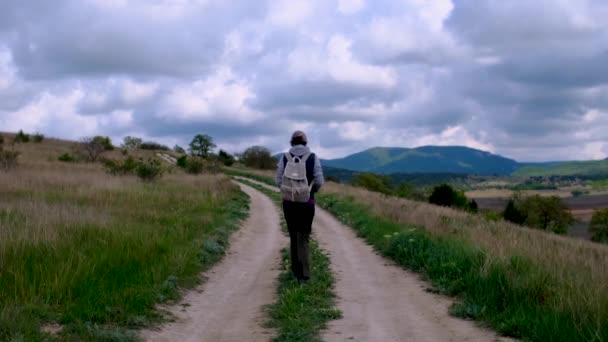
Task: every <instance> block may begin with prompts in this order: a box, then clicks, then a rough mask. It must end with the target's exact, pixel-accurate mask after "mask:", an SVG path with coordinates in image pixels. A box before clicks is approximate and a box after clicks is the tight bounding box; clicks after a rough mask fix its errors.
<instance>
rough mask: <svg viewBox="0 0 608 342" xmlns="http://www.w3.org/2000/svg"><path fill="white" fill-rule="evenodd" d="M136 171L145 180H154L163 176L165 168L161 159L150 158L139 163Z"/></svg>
mask: <svg viewBox="0 0 608 342" xmlns="http://www.w3.org/2000/svg"><path fill="white" fill-rule="evenodd" d="M135 172H136V174H137V177H139V178H140V179H141V180H143V181H144V182H154V181H156V180H157V179H158V178H160V177H161V176H162V174H163V168H162V165H161V163H160V161H159V160H157V159H153V158H149V159H148V160H147V161H140V162H139V163H137V168H136V170H135Z"/></svg>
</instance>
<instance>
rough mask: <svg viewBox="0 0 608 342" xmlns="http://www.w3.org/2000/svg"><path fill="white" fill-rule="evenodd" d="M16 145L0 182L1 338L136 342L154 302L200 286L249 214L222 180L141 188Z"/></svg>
mask: <svg viewBox="0 0 608 342" xmlns="http://www.w3.org/2000/svg"><path fill="white" fill-rule="evenodd" d="M18 148H19V149H21V150H22V151H23V158H22V160H21V163H20V164H21V165H20V166H19V168H18V169H17V170H15V171H13V172H10V173H4V174H0V193H1V196H0V340H25V341H38V340H47V339H49V338H57V339H61V340H113V341H115V340H132V339H135V338H136V336H135V333H133V330H134V329H137V328H139V327H142V326H145V325H149V324H151V323H152V322H155V321H157V320H159V319H160V316H159V314H158V313H157V312H156V311H155V310H154V306H155V304H157V303H160V302H163V301H166V300H169V299H174V298H176V297H177V296H178V288H179V287H181V286H185V287H189V286H194V285H195V284H197V283H199V282H200V279H199V276H198V274H199V272H200V271H201V270H204V269H205V268H207V267H209V266H210V265H211V264H212V263H213V262H215V261H217V260H219V259H220V258H221V256H222V255H223V253H224V249H225V247H226V244H227V241H228V236H229V234H230V232H231V231H233V230H234V229H236V227H237V226H238V221H239V220H240V219H242V218H244V217H245V216H246V214H247V210H246V209H247V197H246V196H245V195H244V194H243V193H241V192H240V191H239V190H238V188H237V187H236V186H234V185H233V184H231V183H230V180H229V179H227V178H226V177H221V176H199V177H194V176H187V175H177V174H174V175H169V176H167V177H165V178H164V179H163V180H161V181H160V182H158V183H157V184H143V183H142V182H139V181H138V180H137V179H136V178H134V177H113V176H110V175H108V174H106V173H105V172H104V171H103V170H102V168H101V166H100V165H96V164H72V163H70V164H66V163H61V162H59V161H56V159H57V156H58V155H59V154H60V153H61V152H62V151H66V150H69V148H70V147H69V146H68V145H66V144H65V143H64V142H60V141H55V140H49V141H45V142H43V143H42V144H36V145H33V144H29V145H27V146H26V145H20V146H18ZM50 324H53V325H55V326H60V327H61V328H62V329H61V332H60V333H59V334H58V335H56V336H50V335H49V334H47V333H45V332H44V331H43V330H44V329H43V328H44V327H45V326H46V325H50Z"/></svg>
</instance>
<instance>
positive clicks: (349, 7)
mask: <svg viewBox="0 0 608 342" xmlns="http://www.w3.org/2000/svg"><path fill="white" fill-rule="evenodd" d="M364 7H365V0H338V12H340V13H342V14H345V15H350V14H355V13H357V12H359V11H361V10H362V9H363V8H364Z"/></svg>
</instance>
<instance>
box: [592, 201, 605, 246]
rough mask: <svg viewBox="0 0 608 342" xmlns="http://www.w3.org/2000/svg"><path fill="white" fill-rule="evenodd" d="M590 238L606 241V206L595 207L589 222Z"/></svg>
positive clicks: (596, 240)
mask: <svg viewBox="0 0 608 342" xmlns="http://www.w3.org/2000/svg"><path fill="white" fill-rule="evenodd" d="M589 232H590V233H591V240H593V241H595V242H602V243H608V208H605V209H596V210H595V211H594V212H593V216H592V217H591V223H590V224H589Z"/></svg>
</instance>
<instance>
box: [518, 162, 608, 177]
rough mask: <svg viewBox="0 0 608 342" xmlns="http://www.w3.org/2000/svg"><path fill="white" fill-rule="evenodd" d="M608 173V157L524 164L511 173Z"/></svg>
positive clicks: (520, 174) (525, 175)
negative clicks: (543, 163) (544, 163)
mask: <svg viewBox="0 0 608 342" xmlns="http://www.w3.org/2000/svg"><path fill="white" fill-rule="evenodd" d="M597 174H606V175H608V159H605V160H588V161H572V162H561V163H552V164H546V165H530V166H524V167H522V168H520V169H518V170H517V171H515V172H514V173H513V175H514V176H520V177H533V176H547V175H556V176H574V175H597Z"/></svg>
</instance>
